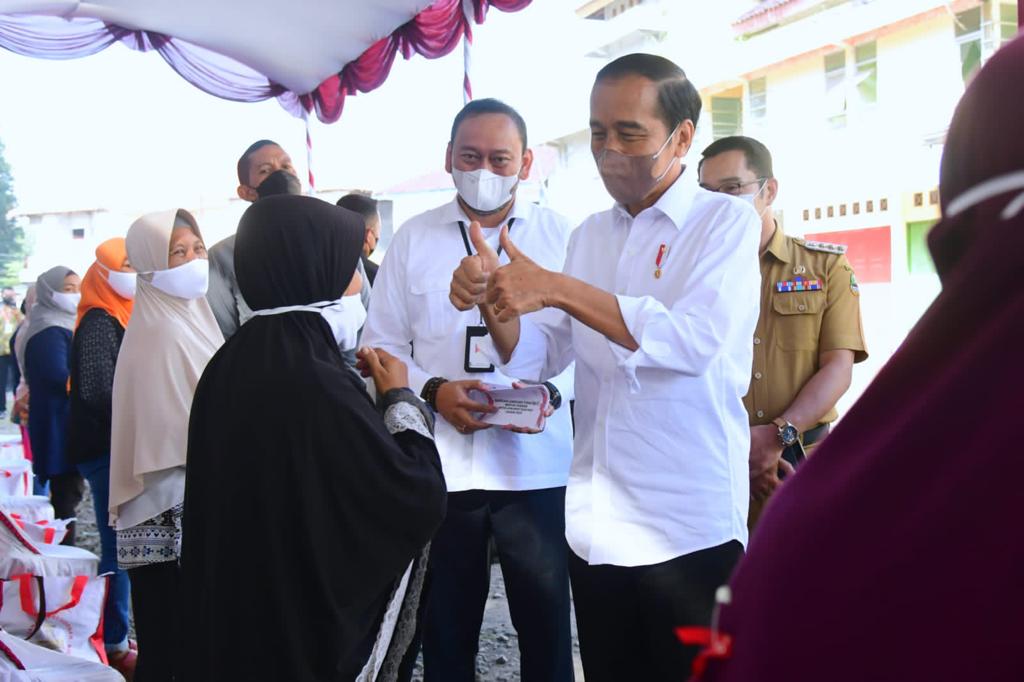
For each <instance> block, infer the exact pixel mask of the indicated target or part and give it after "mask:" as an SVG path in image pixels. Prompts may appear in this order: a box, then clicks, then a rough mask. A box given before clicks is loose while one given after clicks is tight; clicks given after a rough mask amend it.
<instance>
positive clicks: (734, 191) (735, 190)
mask: <svg viewBox="0 0 1024 682" xmlns="http://www.w3.org/2000/svg"><path fill="white" fill-rule="evenodd" d="M767 181H768V178H758V179H757V180H751V181H749V182H735V181H734V182H727V183H725V184H724V185H719V186H718V187H708V186H707V185H705V184H701V187H703V188H704V189H706V190H707V191H709V192H721V193H722V194H731V195H732V196H737V195H738V194H742V192H743V188H744V187H746V186H747V185H758V184H761V183H764V182H767Z"/></svg>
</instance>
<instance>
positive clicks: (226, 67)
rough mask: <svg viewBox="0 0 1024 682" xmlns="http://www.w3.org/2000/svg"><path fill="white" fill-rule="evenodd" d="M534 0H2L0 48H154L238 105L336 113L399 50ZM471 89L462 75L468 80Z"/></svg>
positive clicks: (437, 49)
mask: <svg viewBox="0 0 1024 682" xmlns="http://www.w3.org/2000/svg"><path fill="white" fill-rule="evenodd" d="M529 3H530V0H432V1H431V0H290V1H289V2H288V3H281V2H279V1H278V0H245V1H243V0H216V1H211V0H175V1H174V2H169V1H167V0H93V1H92V2H78V1H76V0H0V48H5V49H8V50H11V51H12V52H15V53H17V54H21V55H25V56H29V57H40V58H45V59H73V58H78V57H85V56H88V55H90V54H94V53H96V52H99V51H100V50H103V49H106V48H107V47H109V46H110V45H112V44H114V43H117V42H120V43H123V44H124V45H127V46H128V47H130V48H132V49H135V50H140V51H148V50H155V51H157V52H158V53H159V54H160V56H161V57H163V59H164V61H166V62H167V63H168V64H169V65H170V66H171V68H173V69H174V70H175V71H177V72H178V74H179V75H181V76H182V77H183V78H184V79H185V80H187V81H188V82H190V83H192V84H193V85H195V86H196V87H198V88H200V89H201V90H204V91H205V92H208V93H210V94H212V95H216V96H218V97H222V98H225V99H230V100H234V101H240V102H255V101H258V100H263V99H267V98H270V97H277V98H278V101H279V102H280V103H281V104H282V106H284V107H285V108H286V109H287V110H288V111H290V112H291V113H293V114H294V115H296V116H305V113H306V112H309V111H313V110H315V111H316V114H317V116H318V117H319V118H320V120H321V121H323V122H325V123H333V122H334V121H336V120H338V117H339V116H341V111H342V108H343V107H344V101H345V97H346V96H347V95H352V94H355V93H356V92H369V91H370V90H373V89H374V88H377V87H379V86H380V85H381V84H382V83H383V82H384V80H385V79H386V78H387V76H388V73H389V72H390V70H391V65H392V63H393V62H394V60H395V58H396V56H397V55H398V54H401V55H402V56H403V57H404V58H406V59H408V58H409V57H411V56H412V55H414V54H421V55H424V56H425V57H428V58H437V57H440V56H442V55H445V54H448V53H450V52H451V51H452V50H453V49H455V47H456V46H458V45H459V44H460V43H461V42H462V41H463V39H464V38H469V37H470V36H471V27H472V24H473V23H474V22H475V23H481V22H482V21H483V20H484V18H485V16H486V14H487V10H488V8H489V7H495V8H497V9H499V10H502V11H505V12H514V11H517V10H520V9H522V8H523V7H526V6H527V5H528V4H529ZM466 87H467V93H468V92H469V91H468V80H467V83H466Z"/></svg>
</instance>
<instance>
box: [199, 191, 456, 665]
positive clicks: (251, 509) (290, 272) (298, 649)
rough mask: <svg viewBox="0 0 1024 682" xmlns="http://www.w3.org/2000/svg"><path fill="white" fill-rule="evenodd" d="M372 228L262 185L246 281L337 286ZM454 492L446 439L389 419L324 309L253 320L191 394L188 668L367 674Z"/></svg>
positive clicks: (261, 302) (242, 264)
mask: <svg viewBox="0 0 1024 682" xmlns="http://www.w3.org/2000/svg"><path fill="white" fill-rule="evenodd" d="M362 236H363V227H362V219H361V218H359V217H358V216H357V215H356V214H354V213H351V212H349V211H346V210H344V209H341V208H338V207H335V206H332V205H330V204H327V203H325V202H322V201H320V200H317V199H313V198H309V197H296V196H280V197H271V198H267V199H261V200H260V201H258V202H257V203H255V204H254V205H253V206H252V207H250V208H249V210H247V211H246V213H245V215H244V216H243V217H242V220H241V223H240V226H239V230H238V237H237V241H236V246H235V266H236V272H237V277H238V284H239V287H240V290H241V292H242V295H243V296H244V297H245V300H246V301H247V302H248V303H249V305H250V306H251V307H252V308H253V309H254V310H260V309H269V308H277V307H282V306H292V305H307V304H310V303H314V302H318V301H328V300H335V299H338V298H339V297H341V295H342V293H343V292H344V290H345V288H346V286H347V284H348V282H349V280H350V279H351V278H352V274H353V272H354V270H355V267H356V260H357V259H358V257H359V253H360V250H361V244H362ZM444 509H445V487H444V479H443V476H442V474H441V465H440V461H439V459H438V455H437V450H436V448H435V447H434V443H433V440H431V439H430V438H427V437H425V436H423V435H421V434H420V433H418V432H417V431H415V430H405V431H399V432H397V433H396V434H395V435H391V434H390V433H389V431H388V429H387V428H386V427H385V422H384V419H383V418H382V416H381V414H380V412H378V410H377V409H376V408H375V407H374V405H373V404H372V402H371V400H370V398H369V396H368V394H367V393H366V391H365V388H364V386H363V384H362V382H361V381H360V380H359V379H358V378H357V377H355V376H354V375H353V374H352V373H351V372H350V371H348V370H346V368H345V365H344V363H343V361H342V358H341V355H340V353H339V352H338V346H337V344H336V343H335V341H334V338H333V336H332V333H331V330H330V327H329V326H328V324H327V323H326V322H325V321H324V319H323V318H322V317H321V315H319V314H318V313H314V312H289V313H285V314H279V315H273V316H268V317H256V318H254V319H252V320H250V321H249V322H247V323H246V324H245V325H243V326H242V327H241V329H240V330H239V331H238V332H237V333H236V334H235V335H234V336H232V337H231V339H230V340H229V341H228V342H227V344H225V345H224V347H223V348H221V350H220V351H219V352H218V353H217V354H216V355H215V356H214V357H213V359H212V360H211V361H210V363H209V365H208V366H207V368H206V371H205V373H204V374H203V377H202V380H201V381H200V383H199V386H198V388H197V389H196V394H195V400H194V402H193V405H192V416H191V423H190V427H189V446H188V471H187V482H186V490H185V511H184V521H183V523H184V526H183V549H182V568H183V600H184V606H185V622H184V626H183V630H184V632H183V642H184V650H183V666H182V669H183V670H184V671H185V679H187V680H190V681H193V680H290V681H305V680H310V681H312V680H318V681H319V680H332V681H333V680H338V681H341V680H346V681H347V680H352V679H355V678H356V676H357V675H358V674H359V672H360V670H362V669H363V667H364V664H365V663H366V660H367V657H368V656H369V655H370V653H371V649H374V644H375V642H376V641H377V639H378V636H379V631H380V630H382V628H381V622H382V619H383V616H384V612H385V609H386V608H387V607H388V604H389V602H390V601H392V600H393V595H395V594H396V587H397V586H398V585H399V584H400V583H401V584H404V582H403V581H402V577H403V575H405V574H406V571H407V569H408V568H409V567H410V564H417V565H422V563H423V562H422V561H421V560H422V555H423V551H424V547H425V546H426V545H427V543H428V542H429V540H430V538H431V536H432V535H433V533H434V531H435V530H436V529H437V527H438V525H439V524H440V522H441V520H442V518H443V516H444ZM415 597H416V595H415V593H414V591H413V590H410V591H409V593H408V594H407V595H406V597H405V598H404V601H405V602H406V603H405V604H403V606H404V608H405V609H409V608H411V609H412V610H413V611H414V610H415V606H416V604H415V603H412V602H414V598H415ZM394 601H402V600H399V599H396V600H394ZM391 627H393V626H391ZM399 645H400V642H399V641H398V639H396V638H393V640H392V647H391V648H392V650H391V651H389V652H388V657H389V658H394V657H396V656H397V658H399V659H400V658H401V654H402V653H403V652H401V651H395V650H394V649H395V648H396V647H398V646H399ZM374 655H376V656H379V655H380V654H379V653H378V652H376V651H375V652H374Z"/></svg>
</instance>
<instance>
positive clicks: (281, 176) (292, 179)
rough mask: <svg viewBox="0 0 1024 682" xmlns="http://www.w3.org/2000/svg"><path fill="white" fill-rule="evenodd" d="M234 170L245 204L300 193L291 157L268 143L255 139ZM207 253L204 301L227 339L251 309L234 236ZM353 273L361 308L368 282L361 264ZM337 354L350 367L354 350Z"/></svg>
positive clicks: (365, 301) (367, 296)
mask: <svg viewBox="0 0 1024 682" xmlns="http://www.w3.org/2000/svg"><path fill="white" fill-rule="evenodd" d="M237 170H238V190H237V192H238V196H239V198H240V199H244V200H245V201H248V202H255V201H257V200H259V199H262V198H263V197H268V196H272V195H274V194H302V185H301V184H300V183H299V176H298V174H297V173H296V171H295V166H294V165H293V164H292V159H291V157H290V156H288V153H287V152H286V151H285V150H284V149H282V148H281V146H280V145H279V144H277V143H276V142H273V141H271V140H259V141H257V142H254V143H253V144H251V145H249V148H248V149H246V150H245V153H243V154H242V156H241V158H239V159H238V169H237ZM208 253H209V258H210V286H209V289H208V290H207V293H206V300H207V301H209V303H210V308H212V309H213V316H214V317H215V318H216V319H217V325H218V326H219V327H220V330H221V332H222V333H223V334H224V338H225V339H228V338H230V337H231V335H232V334H234V333H235V332H236V331H238V328H239V327H240V326H241V325H243V324H244V323H245V322H246V320H248V319H249V318H250V317H252V310H251V309H250V308H249V306H248V305H247V304H246V302H245V299H243V298H242V294H241V292H240V291H239V290H238V282H237V281H236V280H235V235H231V236H230V237H228V238H226V239H223V240H221V241H219V242H217V243H216V244H214V245H213V246H212V247H210V250H209V252H208ZM357 270H358V271H359V274H360V275H362V278H363V289H362V291H361V292H360V298H361V300H362V302H363V307H367V306H368V305H369V302H370V284H369V279H368V278H367V276H366V272H365V271H364V270H363V265H362V263H361V262H360V263H359V267H358V268H357ZM341 351H342V355H343V356H344V357H345V361H346V362H348V364H349V365H350V366H353V367H354V366H355V363H356V357H355V351H356V349H355V348H342V349H341Z"/></svg>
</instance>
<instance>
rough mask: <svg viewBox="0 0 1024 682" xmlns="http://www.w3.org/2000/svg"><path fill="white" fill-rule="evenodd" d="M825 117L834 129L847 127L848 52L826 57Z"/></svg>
mask: <svg viewBox="0 0 1024 682" xmlns="http://www.w3.org/2000/svg"><path fill="white" fill-rule="evenodd" d="M825 106H826V111H825V116H826V119H827V120H828V123H829V125H830V126H832V127H833V128H843V127H845V126H846V52H843V51H839V52H833V53H832V54H827V55H825Z"/></svg>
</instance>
